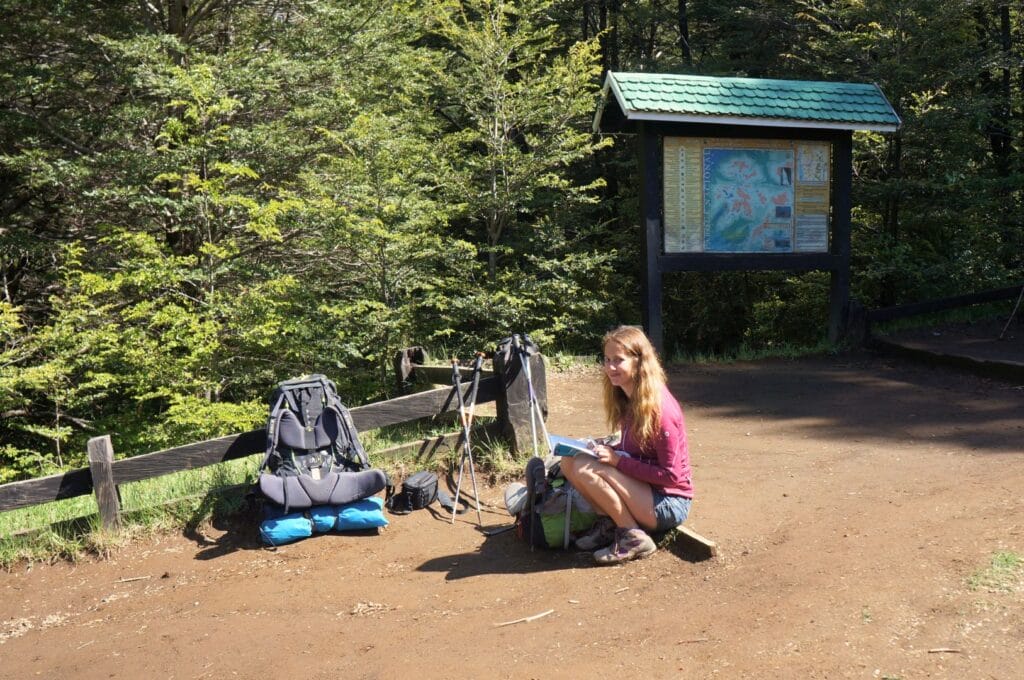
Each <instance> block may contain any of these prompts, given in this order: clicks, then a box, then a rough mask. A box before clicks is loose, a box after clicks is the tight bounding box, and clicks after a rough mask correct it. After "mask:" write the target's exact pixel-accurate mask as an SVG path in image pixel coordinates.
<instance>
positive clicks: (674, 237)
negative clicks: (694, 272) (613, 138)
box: [663, 137, 831, 253]
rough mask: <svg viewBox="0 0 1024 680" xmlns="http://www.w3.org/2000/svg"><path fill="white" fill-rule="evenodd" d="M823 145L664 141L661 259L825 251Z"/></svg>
mask: <svg viewBox="0 0 1024 680" xmlns="http://www.w3.org/2000/svg"><path fill="white" fill-rule="evenodd" d="M830 159H831V145H830V144H828V143H827V142H800V141H795V140H794V141H787V140H782V141H779V140H756V139H754V140H752V139H745V140H744V139H694V138H686V137H665V139H664V162H663V167H664V194H663V195H664V211H665V212H664V215H665V245H664V247H665V252H666V253H702V252H703V253H825V252H828V247H829V240H828V234H829V211H830V208H831V206H830V205H829V193H830V192H829V166H830V163H831V160H830Z"/></svg>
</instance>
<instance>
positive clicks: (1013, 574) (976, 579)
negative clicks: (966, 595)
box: [967, 550, 1024, 593]
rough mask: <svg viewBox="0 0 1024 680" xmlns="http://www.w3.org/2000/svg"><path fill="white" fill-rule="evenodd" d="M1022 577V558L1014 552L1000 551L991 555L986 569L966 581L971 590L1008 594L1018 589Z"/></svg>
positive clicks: (1023, 573) (1023, 561) (1023, 572)
mask: <svg viewBox="0 0 1024 680" xmlns="http://www.w3.org/2000/svg"><path fill="white" fill-rule="evenodd" d="M1022 575H1024V558H1022V557H1021V556H1020V555H1018V554H1017V553H1015V552H1012V551H1009V550H1002V551H1000V552H997V553H995V554H994V555H992V559H991V560H990V561H989V565H988V566H987V567H985V568H984V569H982V570H981V571H978V572H977V573H975V574H973V575H971V577H970V578H968V579H967V586H968V587H969V588H970V589H971V590H986V591H988V592H990V593H1009V592H1012V591H1014V590H1017V589H1018V588H1019V587H1020V582H1021V577H1022Z"/></svg>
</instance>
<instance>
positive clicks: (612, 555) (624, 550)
mask: <svg viewBox="0 0 1024 680" xmlns="http://www.w3.org/2000/svg"><path fill="white" fill-rule="evenodd" d="M657 549H658V546H657V545H655V543H654V541H653V540H652V539H651V537H650V536H648V535H647V532H645V531H644V530H643V529H640V528H634V529H616V530H615V543H613V544H611V545H610V546H608V547H607V548H604V549H602V550H598V551H597V552H596V553H594V560H595V561H596V562H597V563H598V564H619V563H620V562H626V561H629V560H634V559H637V558H640V557H647V556H648V555H650V554H652V553H653V552H654V551H655V550H657Z"/></svg>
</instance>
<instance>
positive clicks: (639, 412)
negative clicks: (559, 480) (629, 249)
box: [562, 326, 693, 564]
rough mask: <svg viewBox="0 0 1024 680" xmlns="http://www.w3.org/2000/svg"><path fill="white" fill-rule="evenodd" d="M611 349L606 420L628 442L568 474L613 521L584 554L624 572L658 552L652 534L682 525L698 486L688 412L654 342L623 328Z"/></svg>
mask: <svg viewBox="0 0 1024 680" xmlns="http://www.w3.org/2000/svg"><path fill="white" fill-rule="evenodd" d="M603 347H604V377H603V381H602V382H603V384H604V404H605V416H606V417H607V419H608V424H609V425H610V426H611V427H612V428H616V429H618V430H619V432H620V433H621V439H620V441H619V443H618V444H617V445H616V448H612V447H611V446H608V445H607V444H604V443H601V444H597V445H596V446H595V447H594V453H595V454H596V458H593V457H591V456H574V457H571V458H564V459H563V460H562V472H563V473H564V474H565V476H566V477H567V478H568V479H569V481H570V482H571V483H572V485H573V486H574V487H576V489H577V490H578V491H579V492H580V493H581V494H583V496H584V497H586V499H587V500H588V501H590V503H591V505H593V506H594V508H595V509H596V510H597V511H598V513H599V514H602V515H606V516H607V517H602V518H601V519H599V520H598V522H597V524H595V526H594V528H593V529H591V531H589V532H588V533H587V534H585V535H584V536H581V537H579V538H577V539H576V547H577V548H580V549H581V550H594V549H596V548H601V549H600V550H597V552H595V553H594V559H595V560H597V562H599V563H601V564H616V563H619V562H625V561H626V560H631V559H634V558H638V557H646V556H647V555H650V554H651V553H653V552H654V551H655V550H657V549H658V548H657V546H656V545H655V543H654V541H653V540H652V539H651V537H650V536H649V535H648V533H647V532H660V531H666V530H668V529H671V528H673V527H676V526H678V525H679V524H681V523H682V522H683V520H685V519H686V516H687V515H688V514H689V512H690V502H691V500H692V499H693V486H692V484H691V479H690V456H689V452H688V450H687V446H686V432H685V430H684V422H683V411H682V408H680V406H679V402H677V401H676V400H675V398H674V397H673V396H672V394H671V393H670V392H669V391H668V386H667V385H666V378H665V370H664V369H663V368H662V366H661V362H659V361H658V355H657V352H655V350H654V347H653V346H652V345H651V341H650V340H648V338H647V336H646V335H644V333H643V331H641V330H640V329H638V328H635V327H633V326H620V327H618V328H616V329H615V330H613V331H610V332H609V333H608V334H607V335H605V336H604V343H603ZM616 449H617V450H616ZM622 452H625V453H626V454H628V455H621V454H622Z"/></svg>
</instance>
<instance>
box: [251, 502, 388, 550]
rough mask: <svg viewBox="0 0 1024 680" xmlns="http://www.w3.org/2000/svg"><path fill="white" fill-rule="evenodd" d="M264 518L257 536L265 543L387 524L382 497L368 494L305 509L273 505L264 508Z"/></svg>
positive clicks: (285, 542) (281, 542) (282, 541)
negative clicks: (351, 500) (358, 497)
mask: <svg viewBox="0 0 1024 680" xmlns="http://www.w3.org/2000/svg"><path fill="white" fill-rule="evenodd" d="M264 515H265V517H266V519H264V520H263V521H262V522H260V538H261V539H262V540H263V542H264V543H265V544H266V545H272V546H278V545H285V544H287V543H293V542H295V541H298V540H299V539H302V538H309V537H310V536H312V535H313V534H314V533H318V534H323V533H327V532H328V531H331V530H332V529H333V530H337V531H355V530H358V529H372V528H375V527H386V526H387V525H388V520H387V518H385V517H384V499H382V498H381V497H380V496H371V497H370V498H363V499H361V500H358V501H353V502H351V503H345V504H343V505H318V506H316V507H314V508H310V509H309V510H307V511H306V512H291V513H288V514H285V513H284V511H283V510H281V509H280V508H278V507H275V506H267V507H266V508H265V509H264Z"/></svg>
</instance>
